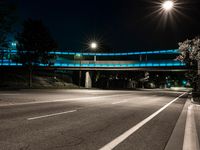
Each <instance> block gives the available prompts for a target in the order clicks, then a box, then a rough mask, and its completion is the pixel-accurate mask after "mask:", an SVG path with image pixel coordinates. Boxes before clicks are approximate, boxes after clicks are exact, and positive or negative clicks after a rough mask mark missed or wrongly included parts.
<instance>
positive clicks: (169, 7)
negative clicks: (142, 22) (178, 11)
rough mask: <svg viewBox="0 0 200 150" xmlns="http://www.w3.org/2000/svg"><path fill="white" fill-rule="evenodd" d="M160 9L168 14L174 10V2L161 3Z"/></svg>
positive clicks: (169, 0)
mask: <svg viewBox="0 0 200 150" xmlns="http://www.w3.org/2000/svg"><path fill="white" fill-rule="evenodd" d="M162 8H163V9H164V10H165V11H166V12H169V11H170V10H172V9H173V8H174V2H173V1H172V0H166V1H164V2H163V3H162Z"/></svg>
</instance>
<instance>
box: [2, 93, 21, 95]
mask: <svg viewBox="0 0 200 150" xmlns="http://www.w3.org/2000/svg"><path fill="white" fill-rule="evenodd" d="M0 95H5V96H8V95H21V94H14V93H3V94H0Z"/></svg>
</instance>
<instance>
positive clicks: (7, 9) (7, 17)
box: [0, 1, 17, 60]
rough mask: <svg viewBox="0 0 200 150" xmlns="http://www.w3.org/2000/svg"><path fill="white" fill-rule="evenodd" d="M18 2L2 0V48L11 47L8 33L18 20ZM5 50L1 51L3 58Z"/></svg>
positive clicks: (0, 18) (0, 35)
mask: <svg viewBox="0 0 200 150" xmlns="http://www.w3.org/2000/svg"><path fill="white" fill-rule="evenodd" d="M16 10H17V7H16V4H12V3H7V2H5V1H1V2H0V49H1V50H2V49H7V48H8V47H9V41H8V35H9V34H11V33H12V32H14V31H13V26H14V24H15V23H16V21H17V17H16V13H15V12H16ZM3 53H4V52H3V51H0V56H1V57H0V59H2V60H3V55H4V54H3Z"/></svg>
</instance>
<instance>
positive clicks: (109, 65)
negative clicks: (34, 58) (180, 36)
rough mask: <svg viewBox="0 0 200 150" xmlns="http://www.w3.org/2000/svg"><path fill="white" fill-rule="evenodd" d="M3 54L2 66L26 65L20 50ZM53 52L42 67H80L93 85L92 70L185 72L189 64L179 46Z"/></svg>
mask: <svg viewBox="0 0 200 150" xmlns="http://www.w3.org/2000/svg"><path fill="white" fill-rule="evenodd" d="M0 54H3V57H1V60H0V67H22V66H23V64H21V63H20V62H17V61H15V57H16V56H17V54H18V51H17V50H0ZM49 54H50V55H54V56H56V59H54V60H51V62H50V64H51V65H49V64H36V66H37V67H38V68H46V69H47V68H49V69H58V70H78V71H80V74H81V71H84V72H85V83H86V87H91V84H92V83H91V82H92V81H91V75H90V72H91V71H95V70H103V71H105V70H108V71H114V70H115V71H127V70H130V71H131V70H135V71H151V72H152V71H170V72H176V71H178V72H185V71H187V67H186V64H185V63H183V62H181V61H178V60H175V59H176V57H177V56H178V55H179V54H180V52H179V51H178V50H177V49H172V50H155V51H134V52H124V53H88V52H82V53H81V52H69V51H51V52H49Z"/></svg>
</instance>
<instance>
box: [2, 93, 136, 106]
mask: <svg viewBox="0 0 200 150" xmlns="http://www.w3.org/2000/svg"><path fill="white" fill-rule="evenodd" d="M124 95H126V96H127V95H132V94H118V95H105V96H93V97H81V98H80V97H78V98H69V99H59V100H48V101H38V102H35V101H34V102H26V103H9V104H0V106H18V105H30V104H42V103H55V102H65V101H76V100H93V101H94V100H95V99H99V98H109V97H117V96H124Z"/></svg>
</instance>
